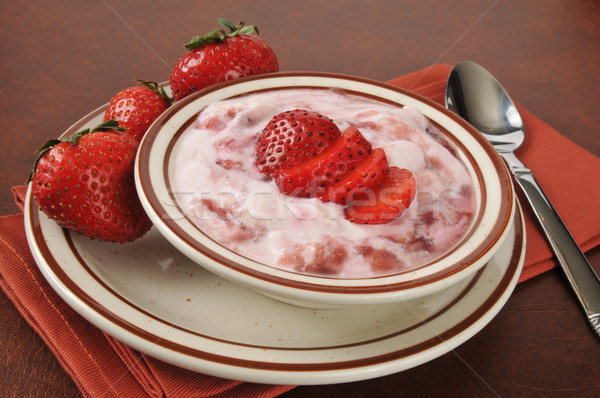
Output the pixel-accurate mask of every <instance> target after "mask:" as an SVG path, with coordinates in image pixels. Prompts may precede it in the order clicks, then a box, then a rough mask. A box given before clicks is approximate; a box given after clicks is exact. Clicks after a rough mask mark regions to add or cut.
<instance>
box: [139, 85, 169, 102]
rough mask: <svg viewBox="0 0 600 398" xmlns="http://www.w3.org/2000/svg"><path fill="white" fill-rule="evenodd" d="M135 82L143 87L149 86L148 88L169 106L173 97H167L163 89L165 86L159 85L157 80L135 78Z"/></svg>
mask: <svg viewBox="0 0 600 398" xmlns="http://www.w3.org/2000/svg"><path fill="white" fill-rule="evenodd" d="M137 83H138V84H140V85H142V86H144V87H147V88H149V89H150V90H152V91H154V92H155V93H156V94H158V95H160V96H161V97H162V98H163V99H164V100H165V101H167V104H168V106H171V104H173V98H171V97H169V95H168V94H167V92H166V91H165V88H164V87H163V86H159V85H158V83H157V82H152V81H146V80H142V79H137Z"/></svg>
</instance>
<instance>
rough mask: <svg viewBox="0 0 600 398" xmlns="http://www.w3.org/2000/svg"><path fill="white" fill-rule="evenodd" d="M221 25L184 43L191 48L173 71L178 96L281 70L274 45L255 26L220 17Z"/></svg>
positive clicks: (173, 81) (172, 78)
mask: <svg viewBox="0 0 600 398" xmlns="http://www.w3.org/2000/svg"><path fill="white" fill-rule="evenodd" d="M218 22H219V25H221V26H223V27H226V28H229V30H230V32H229V33H225V31H224V30H223V29H221V28H219V29H215V30H213V31H212V32H210V33H208V34H206V35H204V36H202V37H200V36H194V37H193V38H192V40H191V41H190V42H189V43H188V44H186V45H185V49H186V50H188V52H187V53H186V54H185V55H184V56H183V57H182V58H181V59H180V60H179V61H178V62H177V64H176V65H175V67H174V68H173V71H172V72H171V79H170V85H171V91H172V92H173V97H174V98H175V99H176V100H180V99H182V98H184V97H186V96H188V95H190V94H191V93H193V92H195V91H198V90H200V89H202V88H204V87H208V86H210V85H212V84H215V83H219V82H223V81H227V80H232V79H237V78H239V77H243V76H250V75H258V74H262V73H269V72H277V71H279V61H278V60H277V57H276V56H275V52H274V51H273V49H272V48H271V47H270V46H269V45H268V44H267V43H266V42H265V41H264V40H262V39H261V38H260V37H258V36H253V35H252V33H254V32H256V33H258V28H256V27H255V26H245V24H244V22H240V23H239V24H238V25H237V26H236V25H234V24H233V23H231V22H230V21H227V20H225V19H222V18H219V20H218Z"/></svg>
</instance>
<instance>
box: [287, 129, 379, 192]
mask: <svg viewBox="0 0 600 398" xmlns="http://www.w3.org/2000/svg"><path fill="white" fill-rule="evenodd" d="M371 150H372V147H371V144H370V143H369V142H368V141H367V140H366V139H365V138H364V137H363V136H362V134H361V133H360V131H358V130H357V129H356V127H348V128H347V129H346V130H345V131H344V133H343V134H342V135H341V136H340V137H339V138H337V139H336V140H335V141H333V142H332V143H331V145H330V146H329V147H327V148H326V149H325V150H324V151H323V153H321V154H320V155H318V156H314V157H313V158H311V159H309V160H307V161H305V162H303V163H300V164H297V165H295V166H293V167H290V168H282V169H280V170H279V173H278V174H277V175H276V176H275V182H276V183H277V186H278V187H279V190H280V191H281V192H283V193H285V194H286V195H292V196H300V197H315V196H318V195H320V194H323V193H324V192H325V189H326V188H325V187H327V186H329V185H331V184H333V183H335V182H337V181H339V180H340V179H341V178H343V176H344V175H346V174H347V173H349V172H350V171H351V170H354V168H355V167H357V166H358V165H359V164H360V163H361V162H363V161H364V159H365V157H366V156H368V155H369V154H370V153H371Z"/></svg>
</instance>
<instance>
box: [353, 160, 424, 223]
mask: <svg viewBox="0 0 600 398" xmlns="http://www.w3.org/2000/svg"><path fill="white" fill-rule="evenodd" d="M415 192H416V181H415V178H414V176H413V174H412V173H411V172H410V171H408V170H406V169H400V168H398V167H391V168H390V171H389V174H388V176H387V178H386V179H385V180H384V181H383V183H382V184H381V185H380V186H379V187H378V188H377V189H375V190H374V191H373V192H367V193H364V194H361V195H358V196H357V198H356V200H355V201H353V202H351V203H350V204H349V205H348V207H346V209H344V214H345V216H346V219H347V220H349V221H352V222H355V223H361V224H385V223H387V222H390V221H391V220H393V219H395V218H397V217H399V216H400V215H401V214H402V213H403V212H404V211H405V210H406V209H407V208H408V206H410V203H411V202H412V200H413V199H414V197H415Z"/></svg>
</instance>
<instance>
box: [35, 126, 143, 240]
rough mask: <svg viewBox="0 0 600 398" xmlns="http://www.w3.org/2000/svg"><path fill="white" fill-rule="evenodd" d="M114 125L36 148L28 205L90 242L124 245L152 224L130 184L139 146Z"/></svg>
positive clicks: (49, 142)
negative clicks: (37, 207) (39, 209)
mask: <svg viewBox="0 0 600 398" xmlns="http://www.w3.org/2000/svg"><path fill="white" fill-rule="evenodd" d="M117 129H119V127H118V123H117V122H116V121H114V120H111V121H108V122H105V123H103V124H101V125H99V126H98V127H96V128H95V129H93V130H89V129H87V130H83V131H80V132H78V133H76V134H74V135H73V136H71V137H64V138H60V139H56V140H51V141H48V142H47V143H46V144H45V145H43V146H41V147H40V148H38V152H39V155H38V159H37V160H36V163H35V166H34V170H33V171H32V174H31V175H30V180H31V181H32V194H33V199H34V200H35V201H36V203H37V204H38V206H40V208H41V210H42V211H43V212H44V213H45V214H46V215H47V216H48V217H50V218H51V219H53V220H54V221H56V222H57V223H58V224H59V225H60V226H62V227H65V228H68V229H71V230H73V231H76V232H79V233H81V234H83V235H85V236H87V237H89V238H92V239H99V240H107V241H111V242H128V241H132V240H134V239H136V238H139V237H140V236H142V235H144V233H146V232H147V231H148V230H149V229H150V227H151V222H150V219H149V218H148V216H147V215H146V213H145V212H144V210H143V208H142V206H141V204H140V202H139V199H138V196H137V193H136V190H135V184H134V169H133V164H134V160H135V155H136V150H137V146H138V142H137V141H136V140H135V139H133V138H132V137H130V136H129V135H127V134H123V133H122V132H121V130H122V129H119V131H117Z"/></svg>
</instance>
